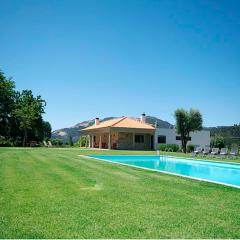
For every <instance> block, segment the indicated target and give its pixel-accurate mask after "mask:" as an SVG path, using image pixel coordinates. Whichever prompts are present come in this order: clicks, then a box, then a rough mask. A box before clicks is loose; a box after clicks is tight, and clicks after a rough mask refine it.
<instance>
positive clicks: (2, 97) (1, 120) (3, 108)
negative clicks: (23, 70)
mask: <svg viewBox="0 0 240 240" xmlns="http://www.w3.org/2000/svg"><path fill="white" fill-rule="evenodd" d="M14 100H15V83H14V81H12V79H11V78H6V76H5V75H4V73H3V72H2V71H1V70H0V135H2V136H5V137H9V132H10V124H9V121H10V118H11V115H12V110H13V107H14Z"/></svg>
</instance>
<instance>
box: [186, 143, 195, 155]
mask: <svg viewBox="0 0 240 240" xmlns="http://www.w3.org/2000/svg"><path fill="white" fill-rule="evenodd" d="M194 148H195V146H194V145H191V144H189V145H187V152H188V153H191V152H193V151H194Z"/></svg>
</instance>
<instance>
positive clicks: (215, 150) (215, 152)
mask: <svg viewBox="0 0 240 240" xmlns="http://www.w3.org/2000/svg"><path fill="white" fill-rule="evenodd" d="M218 152H219V148H213V149H212V151H211V153H210V154H209V156H210V157H215V156H217V155H218Z"/></svg>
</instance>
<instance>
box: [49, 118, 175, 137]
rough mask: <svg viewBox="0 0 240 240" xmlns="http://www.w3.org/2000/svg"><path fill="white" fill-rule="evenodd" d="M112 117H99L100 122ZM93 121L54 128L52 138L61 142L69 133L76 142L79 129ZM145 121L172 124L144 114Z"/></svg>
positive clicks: (163, 126)
mask: <svg viewBox="0 0 240 240" xmlns="http://www.w3.org/2000/svg"><path fill="white" fill-rule="evenodd" d="M113 118H114V117H107V118H104V119H101V120H100V121H101V122H102V121H106V120H110V119H113ZM133 118H134V117H133ZM134 119H138V120H139V118H134ZM94 121H95V120H94V119H91V120H86V121H83V122H80V123H77V124H76V125H75V126H73V127H69V128H61V129H58V130H55V131H53V132H52V138H58V139H61V140H63V142H66V141H67V140H68V136H69V135H70V136H72V139H73V142H76V141H77V140H78V139H79V136H80V130H81V129H83V128H86V127H88V126H91V125H93V124H94ZM146 122H147V123H149V124H152V125H155V124H156V123H157V126H158V127H161V128H173V125H172V124H170V123H169V122H167V121H163V120H161V119H159V118H157V117H153V116H146Z"/></svg>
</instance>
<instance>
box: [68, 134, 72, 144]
mask: <svg viewBox="0 0 240 240" xmlns="http://www.w3.org/2000/svg"><path fill="white" fill-rule="evenodd" d="M68 145H69V146H70V147H72V146H73V140H72V136H71V135H68Z"/></svg>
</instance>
